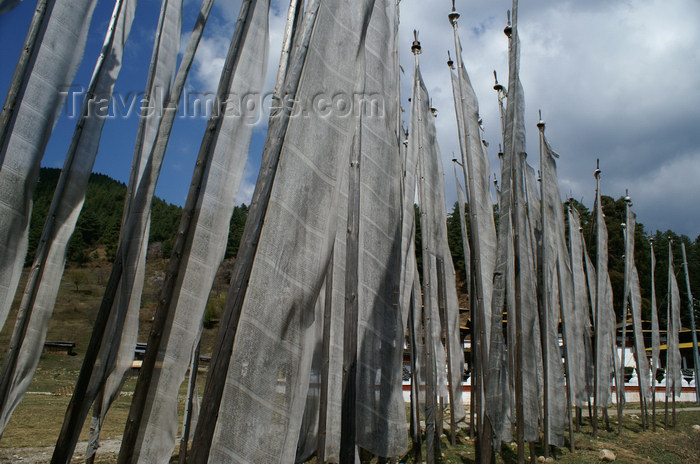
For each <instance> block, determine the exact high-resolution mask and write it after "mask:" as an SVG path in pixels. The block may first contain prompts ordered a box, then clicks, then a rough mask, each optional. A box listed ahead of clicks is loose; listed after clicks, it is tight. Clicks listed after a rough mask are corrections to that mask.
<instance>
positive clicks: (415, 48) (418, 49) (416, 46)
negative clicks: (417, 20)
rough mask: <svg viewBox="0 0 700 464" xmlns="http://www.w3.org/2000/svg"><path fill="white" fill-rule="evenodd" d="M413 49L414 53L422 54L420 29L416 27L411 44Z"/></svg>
mask: <svg viewBox="0 0 700 464" xmlns="http://www.w3.org/2000/svg"><path fill="white" fill-rule="evenodd" d="M411 51H412V52H413V54H414V55H420V54H421V53H422V52H421V46H420V42H419V41H418V31H417V30H415V29H414V30H413V45H411Z"/></svg>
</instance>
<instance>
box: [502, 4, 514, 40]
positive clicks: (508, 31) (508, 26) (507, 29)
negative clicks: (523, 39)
mask: <svg viewBox="0 0 700 464" xmlns="http://www.w3.org/2000/svg"><path fill="white" fill-rule="evenodd" d="M506 15H507V17H508V22H507V23H506V27H505V29H503V33H504V34H505V35H506V36H507V37H508V38H509V39H510V36H511V35H512V34H513V27H512V26H511V24H510V10H508V11H507V12H506Z"/></svg>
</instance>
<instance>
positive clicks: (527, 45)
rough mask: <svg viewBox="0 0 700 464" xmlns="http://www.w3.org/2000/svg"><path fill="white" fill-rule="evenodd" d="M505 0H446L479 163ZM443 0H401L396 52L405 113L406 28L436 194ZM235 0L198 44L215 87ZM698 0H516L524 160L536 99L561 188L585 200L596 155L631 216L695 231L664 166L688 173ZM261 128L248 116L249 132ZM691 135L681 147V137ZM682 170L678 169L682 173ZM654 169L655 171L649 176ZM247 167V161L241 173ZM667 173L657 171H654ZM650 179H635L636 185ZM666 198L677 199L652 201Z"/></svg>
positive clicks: (273, 53)
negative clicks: (478, 120)
mask: <svg viewBox="0 0 700 464" xmlns="http://www.w3.org/2000/svg"><path fill="white" fill-rule="evenodd" d="M287 6H288V2H286V1H284V2H282V1H273V2H272V6H271V17H270V53H269V61H268V72H267V77H266V84H265V86H266V89H267V90H268V91H269V90H272V88H273V86H274V81H275V76H276V73H277V67H278V60H279V50H280V48H281V43H282V34H283V32H284V24H285V20H286V10H287ZM510 6H511V2H510V1H508V0H499V1H492V0H472V1H470V2H466V1H458V2H457V8H458V10H459V11H460V13H461V14H462V17H461V19H460V22H459V32H460V38H461V41H462V45H463V48H464V53H463V57H464V62H465V65H466V67H467V70H468V72H469V74H470V77H471V79H472V83H473V85H474V88H475V91H476V93H477V96H478V97H479V100H480V106H481V115H482V117H483V120H484V125H485V130H486V133H485V135H486V138H487V140H488V142H489V143H490V147H489V153H490V158H491V163H492V168H491V170H492V171H493V172H496V171H498V164H497V163H498V160H497V157H496V153H497V151H498V145H499V143H500V121H499V115H498V112H497V105H496V94H495V92H494V91H493V88H492V87H493V70H494V69H496V70H497V71H498V75H499V80H500V81H501V82H502V83H504V84H505V83H507V80H508V69H507V39H506V37H505V35H504V34H503V27H504V26H505V21H506V15H505V11H506V10H507V9H508V8H510ZM450 7H451V5H450V2H448V1H444V2H434V1H430V2H428V1H425V0H403V1H402V2H401V25H400V42H399V46H400V54H401V62H402V65H403V68H404V70H405V74H404V75H403V78H402V105H403V107H404V109H405V110H406V112H405V113H404V115H403V116H404V120H407V119H408V111H409V109H410V104H409V103H408V102H407V98H408V97H409V96H410V92H411V89H410V85H411V76H412V72H413V71H412V68H413V66H412V63H413V57H412V55H411V51H410V47H411V43H412V41H413V29H414V28H415V29H419V31H420V35H419V39H420V41H421V43H422V46H423V54H422V55H421V58H420V60H421V70H422V73H423V77H424V79H425V82H426V85H427V87H428V91H429V92H430V95H431V97H432V99H433V104H434V105H435V106H436V107H437V108H438V109H439V110H440V115H439V117H438V119H437V120H436V124H437V131H438V138H439V142H440V148H441V151H442V154H443V158H444V160H443V164H444V166H445V169H446V176H445V178H446V182H447V201H448V203H452V202H454V201H455V199H456V193H455V186H454V179H453V175H452V172H451V168H450V165H451V161H450V160H451V159H452V153H453V152H454V153H458V152H459V144H458V140H457V133H456V123H455V119H454V103H453V100H452V89H451V84H450V81H449V73H448V70H447V66H446V64H445V61H446V59H447V50H451V51H452V53H453V56H454V42H453V35H452V28H451V26H450V24H449V22H448V19H447V14H448V13H449V10H450ZM239 8H240V0H238V1H230V2H219V3H217V6H215V9H218V10H217V11H218V19H217V21H216V22H215V24H214V26H213V27H211V26H208V27H211V30H210V31H209V33H208V34H207V36H206V37H205V39H204V40H203V42H202V44H201V45H200V50H199V52H198V55H197V62H196V64H195V69H194V76H195V80H194V84H193V85H196V86H202V87H203V88H208V89H212V91H213V90H215V89H216V86H217V84H218V75H219V73H220V69H221V65H222V64H223V60H224V57H225V54H226V49H227V46H228V43H229V41H230V38H231V34H232V30H233V25H234V24H235V20H236V18H237V15H238V9H239ZM698 17H700V3H698V2H696V1H694V0H671V1H662V0H629V1H626V2H607V1H588V2H580V1H574V0H565V1H558V2H551V1H545V0H533V1H528V2H521V6H520V12H519V32H520V37H521V42H522V46H521V49H522V55H521V67H522V70H521V80H522V82H523V87H524V90H525V97H526V108H525V111H526V113H525V115H526V125H527V129H528V136H529V138H528V145H527V147H528V151H529V153H530V163H531V164H533V165H535V167H537V164H538V158H539V156H538V145H537V136H536V134H537V132H536V129H535V124H536V122H537V119H538V116H537V110H538V109H542V111H543V116H544V118H545V119H546V120H547V135H548V137H549V139H550V142H551V143H552V145H553V146H554V148H555V149H556V150H557V151H558V152H560V154H561V159H560V161H559V175H560V185H561V188H562V195H563V196H565V197H568V196H573V197H575V198H577V199H583V200H584V201H585V202H586V203H587V204H588V205H589V206H592V197H593V190H594V180H593V175H592V173H593V170H594V169H595V159H596V158H600V159H601V168H602V170H603V176H604V177H603V178H604V183H603V193H604V194H607V195H611V196H614V197H618V196H620V195H622V194H623V193H624V190H625V188H629V189H630V190H631V192H634V191H635V190H643V191H644V193H642V192H640V195H638V196H636V198H635V208H636V210H637V211H638V212H639V213H640V220H641V221H643V222H646V223H647V228H648V229H655V228H659V229H667V228H671V229H674V230H676V231H677V232H679V233H686V234H689V235H691V236H695V235H697V234H700V215H697V214H695V216H694V218H692V219H690V220H688V219H685V216H684V215H683V214H681V211H693V203H694V199H695V198H698V196H697V195H695V196H689V195H682V194H681V192H679V191H678V183H677V182H675V183H674V182H673V181H672V179H673V177H674V176H673V175H671V174H667V175H666V177H657V176H659V175H660V174H661V173H669V172H674V173H676V174H684V175H686V176H688V175H690V174H694V175H697V174H698V173H700V170H699V169H698V168H699V167H700V152H698V151H697V150H696V149H695V147H697V146H699V145H700V131H698V130H697V127H698V126H700V106H698V104H697V103H698V102H700V90H699V89H698V86H697V71H698V66H699V65H700V48H698V47H697V43H698V42H699V41H700V40H699V39H700V33H699V32H698V29H697V27H696V25H695V22H696V18H698ZM260 130H264V127H262V128H259V129H258V130H257V131H256V132H257V133H259V131H260ZM691 147H692V149H691ZM675 177H678V176H675ZM682 177H683V176H681V178H682ZM655 179H656V180H655ZM254 180H255V173H252V172H247V173H246V177H245V180H244V182H247V183H248V184H249V185H252V183H253V182H254ZM666 181H668V182H669V183H666ZM642 185H644V186H651V185H653V186H654V189H653V192H654V194H653V195H651V193H650V192H652V190H651V189H646V188H645V189H641V188H640V187H639V186H642ZM671 203H673V204H677V205H678V211H676V210H675V209H669V208H668V207H663V206H662V205H664V204H671Z"/></svg>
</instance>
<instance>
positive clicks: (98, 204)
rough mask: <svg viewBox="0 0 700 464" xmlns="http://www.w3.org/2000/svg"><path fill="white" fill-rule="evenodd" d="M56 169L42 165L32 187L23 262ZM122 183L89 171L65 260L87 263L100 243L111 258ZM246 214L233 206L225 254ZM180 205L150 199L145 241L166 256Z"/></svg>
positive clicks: (231, 252) (233, 248)
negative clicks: (149, 231)
mask: <svg viewBox="0 0 700 464" xmlns="http://www.w3.org/2000/svg"><path fill="white" fill-rule="evenodd" d="M60 174H61V170H60V169H54V168H42V169H41V172H40V173H39V183H38V184H37V187H36V190H35V191H34V207H33V210H32V219H31V224H30V229H29V252H28V253H27V259H26V264H27V265H29V264H31V261H32V259H33V258H34V252H35V251H36V247H37V244H38V243H39V238H40V237H41V231H42V228H43V227H44V221H45V220H46V214H47V212H48V210H49V206H50V205H51V199H52V197H53V192H54V190H55V189H56V184H57V183H58V177H59V176H60ZM125 197H126V185H125V184H123V183H122V182H118V181H116V180H114V179H112V178H111V177H108V176H106V175H104V174H92V175H91V176H90V181H89V182H88V187H87V193H86V197H85V204H84V206H83V209H82V211H81V213H80V217H79V219H78V224H77V225H76V229H75V233H74V234H73V237H72V238H71V241H70V244H69V246H68V262H69V263H72V264H79V265H80V264H82V265H84V264H87V263H88V262H90V261H91V260H92V259H94V258H96V257H97V255H96V254H95V253H96V250H97V248H99V247H103V248H104V250H105V252H106V257H107V258H108V259H109V260H111V259H113V258H114V253H115V252H116V249H117V242H118V240H119V229H120V227H121V220H122V210H123V209H124V198H125ZM247 214H248V207H247V206H246V205H241V206H237V207H236V209H235V211H234V213H233V218H232V220H231V234H230V236H229V244H228V247H227V250H226V257H227V258H229V257H232V256H235V254H236V252H237V251H238V243H239V242H240V237H241V233H242V232H243V224H244V223H245V218H246V217H247ZM181 216H182V208H181V207H180V206H177V205H173V204H170V203H168V202H166V201H165V200H162V199H160V198H158V197H155V198H154V199H153V205H152V212H151V235H150V237H149V243H161V244H162V247H161V248H160V250H161V254H162V255H163V256H162V257H164V258H168V257H169V256H170V252H171V250H172V244H173V239H174V238H175V234H176V233H177V227H178V225H179V224H180V217H181Z"/></svg>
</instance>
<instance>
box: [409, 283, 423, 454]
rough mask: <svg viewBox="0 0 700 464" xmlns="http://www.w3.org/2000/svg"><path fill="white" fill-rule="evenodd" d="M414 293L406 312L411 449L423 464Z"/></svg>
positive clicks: (417, 309) (415, 288)
mask: <svg viewBox="0 0 700 464" xmlns="http://www.w3.org/2000/svg"><path fill="white" fill-rule="evenodd" d="M415 292H420V288H418V287H416V286H415V285H414V286H413V289H412V290H411V305H410V307H409V310H408V343H409V344H410V348H411V350H410V353H411V437H412V438H413V449H414V452H415V456H416V461H418V462H419V463H422V462H423V457H422V452H421V429H420V407H419V402H420V399H419V388H420V385H419V382H418V369H417V362H416V360H417V358H418V346H417V345H416V343H417V340H416V338H417V337H416V335H417V334H416V311H420V308H416V304H415V301H416V298H415Z"/></svg>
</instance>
